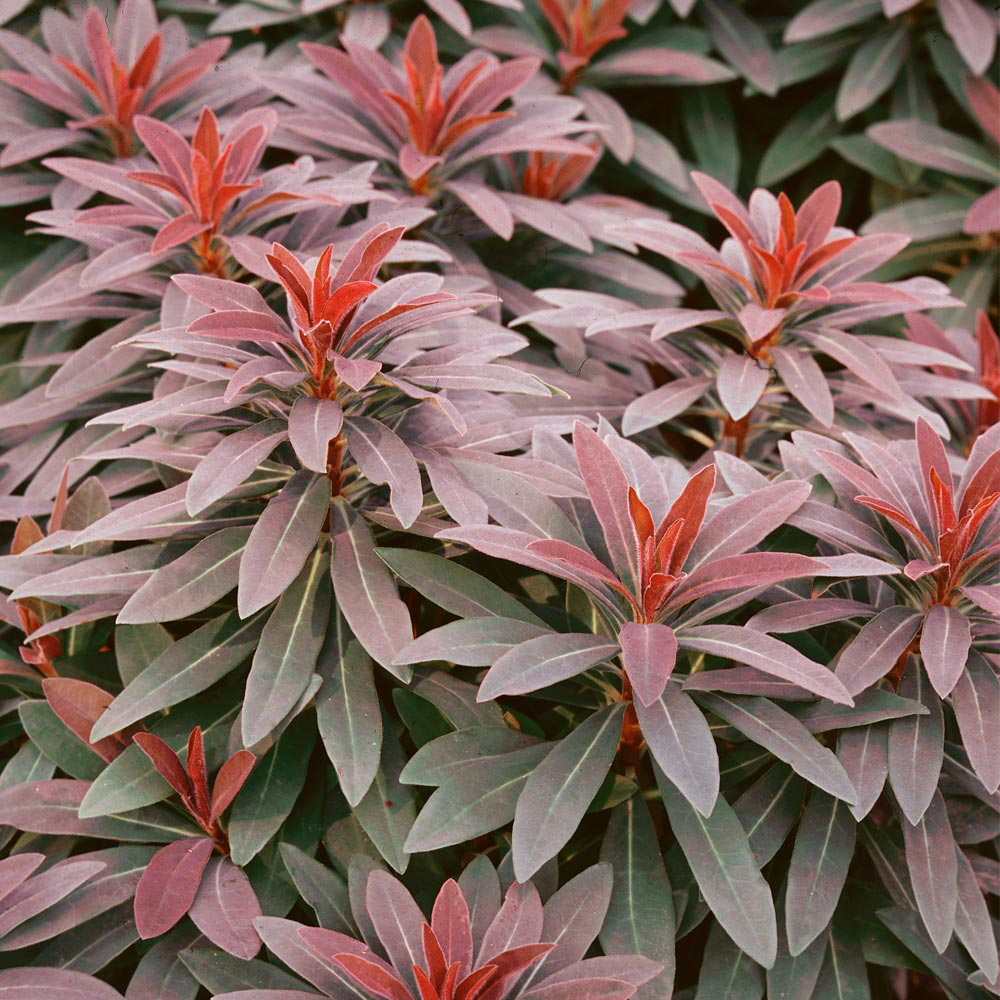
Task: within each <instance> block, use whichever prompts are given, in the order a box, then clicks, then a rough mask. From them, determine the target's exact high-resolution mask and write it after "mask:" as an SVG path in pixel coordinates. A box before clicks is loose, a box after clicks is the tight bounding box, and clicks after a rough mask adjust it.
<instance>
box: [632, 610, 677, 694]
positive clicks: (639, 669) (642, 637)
mask: <svg viewBox="0 0 1000 1000" xmlns="http://www.w3.org/2000/svg"><path fill="white" fill-rule="evenodd" d="M618 641H619V642H620V643H621V647H622V665H623V666H624V668H625V674H626V676H627V677H628V679H629V682H630V683H631V685H632V688H633V690H634V691H635V693H636V694H637V695H638V696H639V701H641V702H642V704H643V705H645V706H647V707H649V706H650V705H652V704H653V703H654V702H655V701H656V700H657V699H658V698H659V697H660V695H662V694H663V690H664V688H665V687H666V686H667V681H669V680H670V675H671V674H672V673H673V670H674V664H675V662H676V661H677V637H676V636H675V635H674V630H673V629H672V628H670V627H669V626H667V625H661V624H659V623H656V622H653V623H651V624H639V623H637V622H626V624H625V625H624V626H623V627H622V630H621V632H619V633H618Z"/></svg>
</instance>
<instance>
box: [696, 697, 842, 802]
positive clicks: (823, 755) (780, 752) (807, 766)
mask: <svg viewBox="0 0 1000 1000" xmlns="http://www.w3.org/2000/svg"><path fill="white" fill-rule="evenodd" d="M699 700H700V701H701V702H702V703H703V704H704V705H705V706H706V707H707V708H709V709H710V710H711V711H712V712H714V713H715V714H716V715H718V716H719V717H720V718H721V719H724V720H725V721H726V722H728V723H729V724H730V725H731V726H733V727H735V728H736V729H738V730H739V731H740V732H741V733H743V734H744V735H745V736H747V737H748V738H749V739H751V740H753V741H754V742H755V743H757V744H758V745H759V746H762V747H764V748H765V749H767V750H770V751H771V753H773V754H774V756H775V757H777V758H778V759H779V760H783V761H784V762H785V763H786V764H788V765H789V767H791V768H792V769H793V770H794V771H795V772H796V773H797V774H800V775H801V776H802V777H803V778H805V779H806V781H808V782H810V783H811V784H813V785H815V786H816V787H817V788H822V789H823V790H824V791H825V792H829V794H830V795H833V796H835V797H836V798H838V799H843V800H844V801H845V802H847V803H848V804H849V805H853V804H854V803H855V802H856V801H857V793H856V792H855V790H854V786H853V785H852V784H851V780H850V778H848V777H847V774H846V773H845V771H844V769H843V768H842V767H841V766H840V763H839V762H838V761H837V758H836V757H835V756H834V755H833V752H832V751H830V750H828V749H827V748H826V747H825V746H823V744H822V743H820V742H819V741H818V740H817V739H816V738H815V737H814V736H813V735H812V734H811V733H810V732H809V730H808V729H806V727H805V726H804V725H802V723H801V722H799V720H798V719H796V718H795V716H794V715H791V714H790V713H788V712H786V711H784V710H783V709H781V708H778V706H777V705H775V704H774V702H771V701H768V700H767V699H766V698H734V697H731V696H727V695H716V694H708V693H706V694H702V695H700V696H699Z"/></svg>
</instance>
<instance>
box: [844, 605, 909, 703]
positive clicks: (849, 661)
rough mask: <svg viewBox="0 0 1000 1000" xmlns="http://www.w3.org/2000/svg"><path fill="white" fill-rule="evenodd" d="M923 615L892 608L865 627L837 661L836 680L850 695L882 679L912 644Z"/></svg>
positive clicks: (881, 613) (901, 608)
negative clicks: (841, 683)
mask: <svg viewBox="0 0 1000 1000" xmlns="http://www.w3.org/2000/svg"><path fill="white" fill-rule="evenodd" d="M922 617H923V616H922V615H921V614H920V612H919V611H915V610H914V609H913V608H906V607H892V608H886V610H885V611H882V612H879V614H877V615H876V616H875V617H874V618H873V619H872V620H871V621H870V622H867V623H866V624H865V625H864V626H862V628H861V631H860V632H859V633H858V634H857V636H855V638H854V640H853V641H852V642H851V644H850V645H849V646H848V647H847V649H845V650H844V652H843V653H842V654H841V656H840V659H839V660H838V661H837V677H838V678H839V679H840V680H841V681H843V682H844V685H845V686H846V687H847V690H848V691H850V692H851V694H855V695H856V694H860V693H861V692H862V691H864V690H865V688H868V687H871V685H872V684H875V683H876V682H877V681H879V680H881V679H882V678H883V677H884V676H885V675H886V674H887V673H889V671H890V670H891V669H892V668H893V666H894V665H895V663H896V661H897V660H898V659H899V657H900V656H902V654H903V652H904V651H905V650H906V648H907V647H908V646H909V645H910V642H911V641H912V640H913V637H914V636H915V635H916V634H917V629H918V628H920V622H921V619H922Z"/></svg>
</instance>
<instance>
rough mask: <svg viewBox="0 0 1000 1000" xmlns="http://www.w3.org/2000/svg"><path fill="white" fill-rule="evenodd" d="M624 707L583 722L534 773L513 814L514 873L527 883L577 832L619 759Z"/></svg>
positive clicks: (613, 707)
mask: <svg viewBox="0 0 1000 1000" xmlns="http://www.w3.org/2000/svg"><path fill="white" fill-rule="evenodd" d="M624 711H625V704H624V702H619V703H617V704H615V705H610V706H608V707H607V708H604V709H601V710H600V711H598V712H595V713H594V714H593V715H591V716H590V718H588V719H587V720H586V721H585V722H582V723H580V725H578V726H577V727H576V729H574V730H573V731H572V732H571V733H570V734H569V736H567V737H566V738H565V739H563V740H562V741H561V742H560V743H558V744H556V746H555V747H554V748H553V749H552V750H550V751H549V753H548V755H547V756H546V758H545V760H543V761H542V762H541V764H539V765H538V767H537V768H535V770H534V772H533V773H532V775H531V777H530V778H529V779H528V782H527V784H526V785H525V786H524V789H523V790H522V792H521V794H520V796H519V797H518V800H517V808H516V810H515V812H514V830H513V846H512V851H513V855H514V872H515V875H516V876H517V880H518V882H527V881H528V879H530V878H531V876H532V875H533V874H534V873H535V872H537V871H538V869H539V868H541V867H542V865H543V864H545V862H546V861H548V860H549V859H550V858H553V857H555V856H556V854H558V853H559V851H560V850H561V849H562V848H563V847H564V846H565V845H566V843H567V842H568V841H569V839H570V838H571V837H572V836H573V834H574V833H575V832H576V828H577V825H578V824H579V822H580V820H581V819H583V816H584V814H585V813H586V811H587V806H589V805H590V803H591V802H592V801H593V800H594V796H595V795H596V794H597V791H598V789H599V788H600V787H601V784H602V783H603V782H604V777H605V775H606V774H607V773H608V768H610V767H611V763H612V761H613V760H614V756H615V750H616V749H617V747H618V740H619V738H620V736H621V716H622V714H623V713H624Z"/></svg>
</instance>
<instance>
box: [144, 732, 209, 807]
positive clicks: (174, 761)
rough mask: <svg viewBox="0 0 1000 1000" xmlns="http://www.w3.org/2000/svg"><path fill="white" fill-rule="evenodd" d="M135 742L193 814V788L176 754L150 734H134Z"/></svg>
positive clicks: (157, 737)
mask: <svg viewBox="0 0 1000 1000" xmlns="http://www.w3.org/2000/svg"><path fill="white" fill-rule="evenodd" d="M135 742H136V744H137V745H138V747H139V749H140V750H141V751H142V752H143V753H144V754H145V755H146V756H147V757H148V758H149V759H150V760H151V761H152V762H153V767H155V768H156V770H157V771H159V772H160V774H161V775H163V777H164V778H165V779H166V780H167V782H168V783H169V785H170V787H171V788H172V789H173V790H174V791H175V792H177V794H178V795H180V797H181V799H183V801H184V805H186V806H187V807H188V809H189V810H190V811H191V812H192V813H193V812H195V801H194V788H193V787H192V785H191V779H190V778H189V777H188V774H187V771H185V770H184V765H183V764H181V761H180V758H179V757H178V756H177V754H175V753H174V751H173V750H171V749H170V747H168V746H167V744H166V743H164V742H163V740H161V739H160V737H159V736H154V735H153V734H152V733H136V736H135Z"/></svg>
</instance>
